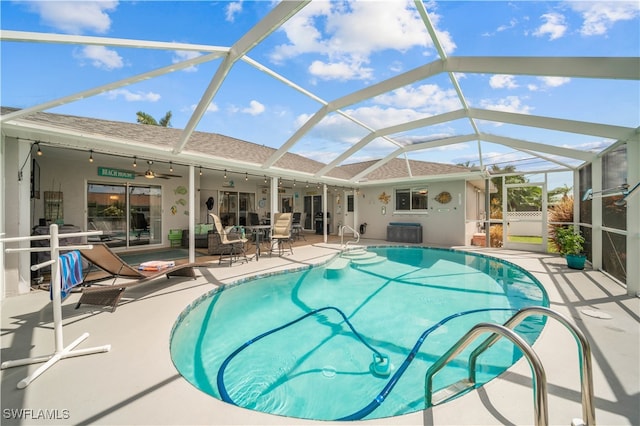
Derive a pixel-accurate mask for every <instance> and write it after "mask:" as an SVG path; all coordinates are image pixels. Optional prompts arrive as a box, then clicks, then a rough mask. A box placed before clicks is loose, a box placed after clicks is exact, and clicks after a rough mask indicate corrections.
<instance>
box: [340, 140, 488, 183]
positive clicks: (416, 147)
mask: <svg viewBox="0 0 640 426" xmlns="http://www.w3.org/2000/svg"><path fill="white" fill-rule="evenodd" d="M477 137H478V136H477V135H475V134H471V135H462V136H454V137H451V138H445V139H436V140H433V141H426V142H422V143H417V144H413V145H409V146H406V147H403V148H400V149H397V150H395V151H393V152H392V153H390V154H389V155H387V156H386V157H384V158H383V159H381V160H380V161H376V162H375V163H374V164H372V165H371V166H369V167H367V168H366V169H364V170H363V171H361V172H360V173H358V174H357V175H355V176H354V177H353V178H352V179H351V181H353V182H358V181H359V180H360V179H362V178H364V177H365V176H366V175H368V174H369V173H371V172H372V171H374V170H375V169H377V168H379V167H381V166H383V165H384V164H386V163H388V162H389V161H391V160H393V159H394V158H396V157H398V156H400V155H402V154H403V153H406V152H410V151H419V150H423V149H430V148H437V147H440V146H446V145H455V144H458V143H463V142H468V141H472V140H476V138H477ZM382 182H383V181H380V183H382Z"/></svg>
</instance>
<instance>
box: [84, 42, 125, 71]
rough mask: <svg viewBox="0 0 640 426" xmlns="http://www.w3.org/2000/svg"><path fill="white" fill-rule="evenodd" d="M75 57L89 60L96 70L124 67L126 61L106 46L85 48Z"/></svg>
mask: <svg viewBox="0 0 640 426" xmlns="http://www.w3.org/2000/svg"><path fill="white" fill-rule="evenodd" d="M75 56H76V58H79V59H83V60H84V59H87V60H89V61H90V62H91V64H92V65H93V66H94V67H96V68H103V69H107V70H113V69H118V68H122V67H123V66H124V61H123V60H122V57H121V56H120V55H118V52H116V51H115V50H112V49H108V48H107V47H105V46H85V47H83V48H82V49H81V50H80V51H76V52H75Z"/></svg>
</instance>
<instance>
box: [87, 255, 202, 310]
mask: <svg viewBox="0 0 640 426" xmlns="http://www.w3.org/2000/svg"><path fill="white" fill-rule="evenodd" d="M79 252H80V254H81V255H82V257H83V258H84V259H85V260H87V261H88V262H89V269H88V271H87V274H86V275H85V277H84V278H83V284H85V285H91V283H93V282H96V281H101V280H104V279H109V278H113V284H111V285H104V286H96V287H85V288H83V289H82V293H81V295H80V300H78V303H77V304H76V309H78V308H79V307H80V305H81V304H83V303H85V304H89V305H100V306H111V307H112V309H111V312H113V311H115V310H116V307H117V306H118V302H119V301H120V298H121V297H122V294H123V292H124V291H125V290H126V289H127V288H129V287H133V286H136V285H139V284H142V283H145V282H148V281H151V280H154V279H156V278H159V277H161V276H163V275H164V276H166V277H167V278H170V277H191V278H193V279H195V278H196V274H195V272H194V270H193V268H194V267H203V266H209V265H207V264H206V263H185V264H182V265H176V266H173V267H170V268H166V269H161V270H158V271H140V270H138V269H136V268H134V267H132V266H131V265H129V264H128V263H127V262H125V261H124V260H122V258H120V256H118V255H117V254H116V253H114V252H113V251H111V249H110V248H109V247H107V246H106V245H105V244H102V243H94V244H93V248H92V249H80V250H79ZM94 266H95V267H97V268H99V269H100V270H101V271H100V272H99V273H98V274H96V278H93V277H92V274H91V269H92V268H93V267H94ZM118 278H131V279H134V280H135V281H133V282H127V283H125V284H116V283H115V281H116V280H117V279H118Z"/></svg>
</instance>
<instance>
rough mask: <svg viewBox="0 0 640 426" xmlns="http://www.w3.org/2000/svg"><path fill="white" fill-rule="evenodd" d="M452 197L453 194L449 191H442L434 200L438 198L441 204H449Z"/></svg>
mask: <svg viewBox="0 0 640 426" xmlns="http://www.w3.org/2000/svg"><path fill="white" fill-rule="evenodd" d="M451 199H452V198H451V194H450V193H448V192H447V191H442V192H441V193H439V194H438V195H436V196H435V197H434V200H436V201H437V202H439V203H440V204H447V203H449V202H451Z"/></svg>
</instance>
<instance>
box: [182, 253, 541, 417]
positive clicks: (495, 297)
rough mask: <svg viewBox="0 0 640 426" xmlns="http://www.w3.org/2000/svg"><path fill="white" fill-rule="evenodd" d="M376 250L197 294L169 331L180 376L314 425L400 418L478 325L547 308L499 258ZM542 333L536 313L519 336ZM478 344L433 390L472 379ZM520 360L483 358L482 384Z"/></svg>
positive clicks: (417, 405) (497, 350)
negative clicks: (431, 372)
mask: <svg viewBox="0 0 640 426" xmlns="http://www.w3.org/2000/svg"><path fill="white" fill-rule="evenodd" d="M369 251H370V252H374V253H376V254H377V255H379V256H381V257H383V258H386V260H384V261H383V262H380V263H374V264H371V265H356V264H354V263H352V264H351V265H350V266H347V267H346V268H345V269H343V270H340V271H339V272H337V273H336V271H332V270H331V271H330V270H327V269H326V266H327V265H323V266H318V267H313V268H304V269H301V270H297V271H292V272H287V273H284V274H278V275H271V276H266V277H258V278H255V279H251V280H247V281H244V282H242V283H237V285H230V286H226V287H224V288H222V289H218V290H215V291H212V292H210V293H208V294H206V295H205V296H203V297H201V298H199V299H198V300H196V301H195V302H193V303H192V304H191V305H190V306H189V307H188V308H187V309H185V311H184V312H183V313H182V314H181V315H180V318H179V319H178V321H177V322H176V324H175V326H174V329H173V332H172V336H171V356H172V359H173V362H174V364H175V366H176V368H177V369H178V371H179V372H180V374H182V376H183V377H185V379H187V380H188V381H189V382H191V383H192V384H193V385H194V386H196V387H197V388H198V389H200V390H202V391H203V392H206V393H207V394H210V395H212V396H214V397H216V398H219V399H222V400H224V401H227V402H230V403H233V404H236V405H239V406H242V407H245V408H249V409H252V410H257V411H263V412H268V413H273V414H278V415H283V416H289V417H297V418H307V419H316V420H333V419H344V418H347V419H354V418H365V419H372V418H380V417H388V416H395V415H400V414H405V413H409V412H413V411H416V410H421V409H424V408H425V396H424V386H425V383H424V380H425V372H426V371H427V369H428V368H429V367H430V366H431V365H432V364H433V362H435V361H436V360H437V359H438V358H439V357H440V355H442V354H443V353H444V352H446V350H448V349H449V348H450V347H451V345H453V344H454V343H455V342H456V341H457V340H458V339H459V338H460V337H461V336H462V335H464V334H465V333H466V332H467V331H468V330H469V329H470V328H471V327H472V326H474V325H475V324H477V323H478V322H486V321H489V322H495V323H504V322H505V321H506V320H507V319H508V318H509V317H511V316H512V315H513V313H515V311H517V310H518V309H520V308H522V307H525V306H548V300H547V297H546V294H545V292H544V290H543V289H542V287H541V286H540V284H539V283H538V282H537V280H535V278H533V277H532V276H531V275H530V274H529V273H528V272H527V271H525V270H523V269H521V268H519V267H517V266H515V265H512V264H509V263H506V262H503V261H500V260H497V259H494V258H490V257H486V256H482V255H476V254H469V253H464V252H459V251H454V250H442V249H429V248H421V247H416V248H412V247H411V248H409V247H374V248H369ZM328 265H331V262H329V263H328ZM543 325H544V319H543V318H541V317H535V316H534V317H531V318H529V319H527V320H526V321H525V322H523V323H522V324H521V325H520V326H518V328H516V331H518V332H519V333H520V334H521V335H522V336H523V337H524V338H525V339H526V340H527V341H528V342H529V343H533V341H534V340H535V339H536V338H537V336H538V334H539V333H540V331H541V329H542V327H543ZM417 342H418V343H417ZM420 342H421V343H420ZM479 342H480V341H478V343H479ZM474 347H475V345H473V346H472V347H470V348H468V349H467V350H465V351H464V352H463V353H462V354H461V355H460V356H459V357H458V358H457V359H456V360H455V361H454V362H452V363H451V364H449V366H448V367H446V368H445V369H444V370H442V371H441V372H440V373H439V374H438V375H437V376H436V377H435V380H434V389H438V388H441V387H445V386H447V385H449V384H452V383H453V382H455V381H457V380H460V379H462V378H464V377H466V376H467V368H466V366H467V358H468V354H469V353H470V351H471V350H472V349H473V348H474ZM374 351H375V352H374ZM374 353H381V354H384V355H385V356H388V358H389V363H390V364H391V368H390V371H389V373H390V374H388V375H384V374H383V375H380V374H375V372H374V371H372V359H373V355H374ZM520 356H521V353H520V351H519V350H517V349H515V348H514V347H513V346H512V345H511V344H510V343H508V342H506V341H502V342H500V343H498V344H496V345H495V346H494V347H492V348H491V349H489V350H488V351H487V352H486V353H485V355H483V356H481V357H480V359H479V363H478V371H479V374H478V376H477V379H478V383H486V382H487V381H489V380H491V379H492V378H494V377H496V376H497V375H499V374H500V373H501V372H503V371H504V370H505V369H507V368H508V367H510V366H511V365H512V364H513V363H514V362H516V361H517V360H518V359H519V357H520ZM367 407H368V408H367ZM351 416H355V417H351Z"/></svg>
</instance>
